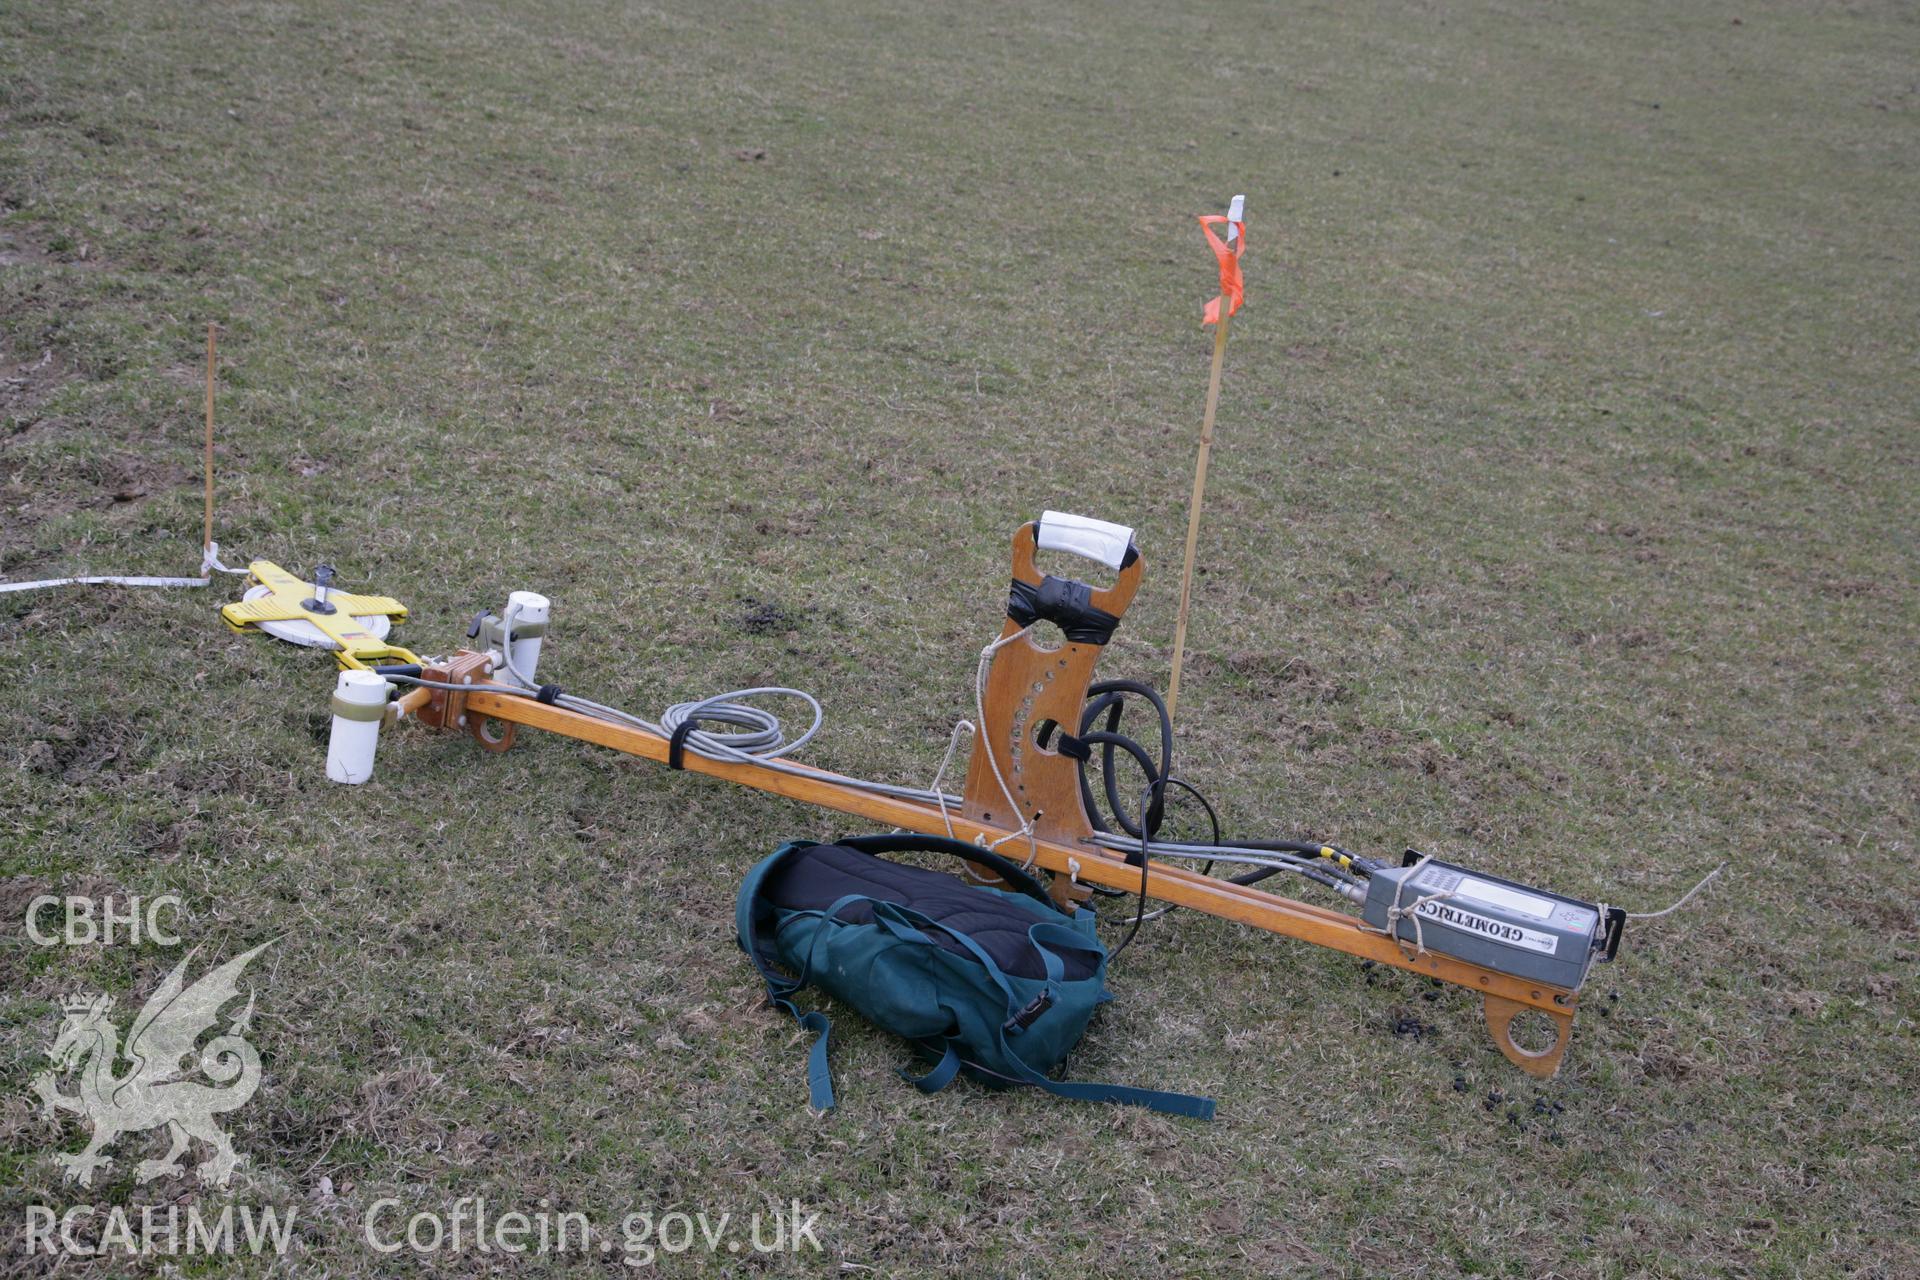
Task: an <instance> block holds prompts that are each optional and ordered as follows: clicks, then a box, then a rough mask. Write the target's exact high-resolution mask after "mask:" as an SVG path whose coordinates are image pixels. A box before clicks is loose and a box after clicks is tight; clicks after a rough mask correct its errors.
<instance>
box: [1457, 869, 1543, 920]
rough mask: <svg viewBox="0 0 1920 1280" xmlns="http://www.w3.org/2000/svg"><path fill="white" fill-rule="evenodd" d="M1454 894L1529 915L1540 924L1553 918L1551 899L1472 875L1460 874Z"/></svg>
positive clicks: (1516, 913)
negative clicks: (1458, 883) (1458, 884)
mask: <svg viewBox="0 0 1920 1280" xmlns="http://www.w3.org/2000/svg"><path fill="white" fill-rule="evenodd" d="M1454 894H1455V896H1457V897H1461V898H1471V899H1473V900H1474V901H1475V902H1484V903H1486V904H1487V905H1488V906H1490V907H1499V908H1500V909H1501V910H1502V911H1511V912H1513V913H1514V914H1515V915H1521V916H1531V917H1532V918H1533V919H1535V920H1538V921H1540V922H1541V923H1542V924H1545V923H1546V922H1547V921H1548V920H1551V919H1552V918H1553V908H1554V903H1553V901H1552V900H1551V899H1549V898H1542V897H1539V896H1537V895H1535V894H1531V893H1522V892H1521V891H1520V890H1518V889H1509V888H1508V887H1507V886H1506V885H1503V884H1494V883H1492V882H1491V881H1488V880H1481V879H1478V878H1476V877H1474V876H1461V877H1460V886H1459V888H1457V889H1455V890H1454Z"/></svg>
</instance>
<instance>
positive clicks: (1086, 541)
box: [1034, 511, 1133, 569]
mask: <svg viewBox="0 0 1920 1280" xmlns="http://www.w3.org/2000/svg"><path fill="white" fill-rule="evenodd" d="M1034 541H1035V543H1036V544H1037V545H1038V546H1039V548H1040V549H1041V550H1042V551H1065V552H1068V553H1070V554H1072V555H1076V556H1085V557H1086V558H1087V559H1089V560H1098V561H1099V562H1100V563H1101V564H1104V565H1105V566H1107V568H1109V569H1118V568H1119V567H1120V564H1121V562H1122V561H1124V560H1125V559H1126V558H1127V548H1128V547H1130V546H1132V545H1133V530H1131V529H1129V528H1127V527H1126V526H1125V525H1123V524H1109V523H1108V522H1107V521H1105V520H1095V519H1094V518H1093V517H1092V516H1076V515H1072V514H1070V513H1068V512H1065V511H1046V512H1042V513H1041V516H1040V533H1039V536H1038V537H1037V538H1036V539H1035V540H1034Z"/></svg>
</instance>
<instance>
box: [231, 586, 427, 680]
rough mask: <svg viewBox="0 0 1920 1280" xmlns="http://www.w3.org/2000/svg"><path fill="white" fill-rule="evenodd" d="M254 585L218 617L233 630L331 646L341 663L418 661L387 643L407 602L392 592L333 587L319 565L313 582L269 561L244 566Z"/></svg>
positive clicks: (361, 667) (362, 666) (361, 665)
mask: <svg viewBox="0 0 1920 1280" xmlns="http://www.w3.org/2000/svg"><path fill="white" fill-rule="evenodd" d="M247 577H248V580H249V581H250V582H252V583H253V584H254V585H253V586H250V587H248V588H247V591H246V594H245V595H244V596H242V597H241V598H240V599H239V600H236V601H235V602H234V603H232V604H230V605H227V606H226V607H224V608H222V609H221V610H220V617H221V618H222V619H223V620H224V621H225V622H226V624H227V626H228V627H229V628H231V629H232V630H234V631H238V632H242V633H245V632H248V631H259V632H262V633H264V634H266V635H270V636H272V637H273V638H274V639H276V640H284V641H286V642H287V643H288V644H298V645H305V646H307V647H308V648H312V649H331V650H333V656H334V657H335V658H336V659H337V660H338V661H339V663H340V665H341V666H343V667H352V668H355V669H357V670H361V671H365V670H367V669H368V668H369V667H371V666H372V665H373V664H374V663H376V662H409V663H411V662H419V661H420V658H419V657H418V656H417V655H416V654H414V653H413V652H412V651H411V650H408V649H403V648H401V647H400V646H399V645H397V644H388V643H387V633H388V631H390V630H392V628H393V624H394V623H396V622H405V621H406V620H407V606H405V605H403V604H401V603H400V602H399V601H398V600H395V599H394V598H393V597H392V596H358V595H353V594H351V593H350V592H346V591H335V590H334V589H333V585H332V584H333V569H332V567H331V566H329V565H324V564H323V565H321V566H320V567H319V568H317V569H315V570H314V572H313V581H312V582H305V581H302V580H301V579H299V578H296V577H295V576H294V575H292V574H291V573H288V572H287V571H286V570H285V569H282V568H281V567H280V566H279V565H277V564H274V563H273V562H272V561H271V560H255V561H254V562H253V563H251V564H249V565H248V566H247Z"/></svg>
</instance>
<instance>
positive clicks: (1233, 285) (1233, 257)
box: [1200, 213, 1247, 324]
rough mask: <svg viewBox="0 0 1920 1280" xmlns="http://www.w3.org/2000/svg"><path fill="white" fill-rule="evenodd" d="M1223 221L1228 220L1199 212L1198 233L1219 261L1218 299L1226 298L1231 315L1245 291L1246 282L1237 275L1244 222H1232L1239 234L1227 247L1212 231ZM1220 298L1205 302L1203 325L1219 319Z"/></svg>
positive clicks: (1243, 244) (1244, 238) (1244, 240)
mask: <svg viewBox="0 0 1920 1280" xmlns="http://www.w3.org/2000/svg"><path fill="white" fill-rule="evenodd" d="M1226 221H1227V219H1225V218H1223V217H1221V216H1220V215H1219V214H1217V213H1214V214H1205V213H1203V214H1201V215H1200V232H1201V234H1202V235H1204V236H1206V238H1207V243H1208V244H1209V245H1211V246H1212V247H1213V256H1214V257H1215V258H1217V259H1219V262H1220V298H1225V299H1226V300H1227V314H1228V315H1230V316H1231V315H1235V314H1237V313H1238V312H1239V310H1240V303H1241V300H1242V299H1244V298H1245V297H1246V294H1247V286H1246V282H1245V281H1244V280H1242V279H1241V278H1240V255H1241V254H1242V253H1244V252H1246V248H1247V224H1246V223H1244V222H1236V223H1233V224H1232V225H1233V229H1234V230H1235V231H1236V232H1238V233H1239V234H1237V235H1236V236H1235V237H1234V240H1233V246H1232V247H1231V248H1229V247H1228V246H1227V244H1226V243H1225V242H1224V241H1222V240H1221V239H1220V237H1219V236H1217V235H1215V234H1214V231H1213V229H1214V227H1215V226H1216V225H1221V224H1225V223H1226ZM1220 298H1215V299H1214V300H1213V301H1212V302H1209V303H1208V304H1207V309H1206V312H1205V318H1204V319H1203V320H1202V321H1201V323H1202V324H1218V323H1219V322H1220Z"/></svg>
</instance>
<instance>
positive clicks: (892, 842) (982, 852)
mask: <svg viewBox="0 0 1920 1280" xmlns="http://www.w3.org/2000/svg"><path fill="white" fill-rule="evenodd" d="M835 843H836V844H839V845H840V846H842V847H843V848H847V849H857V850H858V851H860V852H861V853H868V854H872V855H874V856H875V857H878V856H879V855H880V854H883V853H946V854H951V855H953V856H954V857H956V858H964V859H965V860H966V861H968V862H974V863H978V864H979V865H981V866H983V867H986V868H988V869H989V870H991V871H992V872H993V873H994V874H995V875H997V876H999V877H1000V878H1001V879H1002V880H1005V881H1006V882H1007V884H1008V885H1010V886H1011V887H1012V888H1013V889H1014V890H1015V892H1018V893H1022V894H1025V895H1026V896H1027V897H1029V898H1032V899H1033V900H1034V901H1035V902H1038V903H1039V904H1040V905H1041V906H1043V907H1045V908H1046V909H1047V910H1048V911H1050V912H1052V913H1053V914H1054V915H1060V916H1063V915H1066V912H1064V911H1062V910H1060V908H1059V906H1058V905H1057V904H1056V903H1055V902H1054V900H1053V897H1052V895H1050V894H1049V893H1048V892H1047V889H1046V886H1045V885H1043V884H1041V883H1040V881H1039V880H1037V879H1035V878H1034V876H1033V875H1032V874H1031V873H1029V872H1028V871H1026V870H1025V869H1024V868H1023V867H1021V865H1020V864H1019V863H1017V862H1013V861H1010V860H1008V859H1006V858H1003V857H1001V856H1000V855H999V854H997V853H995V852H993V850H991V849H986V848H982V847H981V846H979V845H977V844H968V843H967V842H966V841H964V840H950V839H948V838H947V837H946V836H922V835H911V834H907V835H884V836H848V837H847V838H846V839H844V840H838V841H835Z"/></svg>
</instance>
